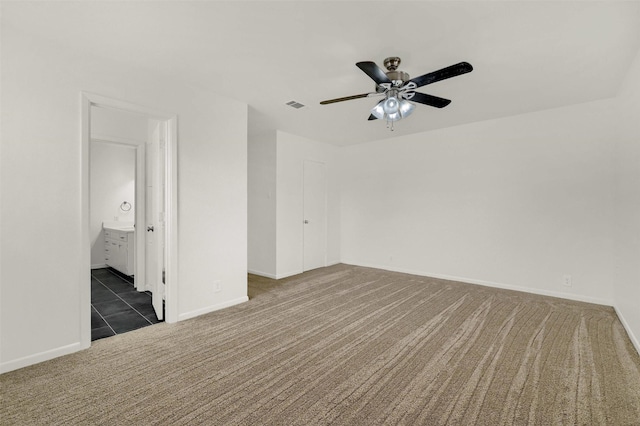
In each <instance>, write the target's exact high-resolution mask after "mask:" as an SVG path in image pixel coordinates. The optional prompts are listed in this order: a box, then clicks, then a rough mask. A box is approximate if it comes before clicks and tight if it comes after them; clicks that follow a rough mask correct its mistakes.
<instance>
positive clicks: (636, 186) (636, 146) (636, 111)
mask: <svg viewBox="0 0 640 426" xmlns="http://www.w3.org/2000/svg"><path fill="white" fill-rule="evenodd" d="M639 76H640V53H639V54H638V56H637V57H636V60H635V62H634V65H633V66H632V67H631V69H630V70H629V73H628V77H627V80H626V82H625V84H624V85H623V87H622V90H621V94H620V96H619V98H618V99H616V101H617V102H618V105H617V107H618V111H619V123H618V126H617V129H618V130H619V134H618V135H617V143H616V144H615V151H614V161H615V163H614V166H615V168H614V170H615V172H616V173H615V177H616V181H615V190H614V194H615V216H614V247H615V250H614V254H615V256H614V259H615V270H614V278H615V279H614V302H615V307H616V310H617V312H618V316H619V317H620V319H621V320H622V322H623V324H624V325H625V327H626V328H627V331H628V332H629V334H630V336H631V339H632V341H633V343H634V344H635V347H636V349H637V350H638V352H640V120H639V119H638V118H639V117H640V77H639Z"/></svg>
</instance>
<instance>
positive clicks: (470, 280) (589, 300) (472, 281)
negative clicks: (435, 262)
mask: <svg viewBox="0 0 640 426" xmlns="http://www.w3.org/2000/svg"><path fill="white" fill-rule="evenodd" d="M342 263H345V264H347V265H355V266H363V267H365V268H376V269H382V270H385V271H392V272H402V273H404V274H411V275H418V276H423V277H431V278H438V279H442V280H448V281H458V282H461V283H466V284H476V285H482V286H485V287H494V288H501V289H504V290H514V291H522V292H524V293H531V294H538V295H540V296H550V297H558V298H560V299H567V300H574V301H576V302H586V303H593V304H596V305H604V306H613V302H612V301H611V300H606V299H600V298H598V297H590V296H582V295H579V294H571V293H562V292H559V291H549V290H541V289H537V288H531V287H522V286H517V285H511V284H504V283H497V282H493V281H485V280H477V279H474V278H467V277H457V276H454V275H446V274H434V273H430V272H423V271H415V270H411V269H405V268H394V267H390V266H388V265H384V266H380V265H373V264H364V263H359V262H353V261H348V260H345V261H343V262H342Z"/></svg>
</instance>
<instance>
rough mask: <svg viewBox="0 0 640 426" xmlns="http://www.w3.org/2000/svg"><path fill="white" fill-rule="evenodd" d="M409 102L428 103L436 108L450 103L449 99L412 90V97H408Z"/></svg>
mask: <svg viewBox="0 0 640 426" xmlns="http://www.w3.org/2000/svg"><path fill="white" fill-rule="evenodd" d="M409 101H411V102H418V103H420V104H425V105H429V106H432V107H436V108H444V107H446V106H447V105H449V104H450V103H451V101H450V100H449V99H445V98H439V97H437V96H432V95H427V94H425V93H420V92H414V94H413V97H412V98H411V99H409Z"/></svg>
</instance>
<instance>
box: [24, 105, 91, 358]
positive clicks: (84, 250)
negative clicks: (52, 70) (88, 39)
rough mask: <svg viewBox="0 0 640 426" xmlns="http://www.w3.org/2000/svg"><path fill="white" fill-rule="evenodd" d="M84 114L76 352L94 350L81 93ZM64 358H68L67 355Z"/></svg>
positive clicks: (87, 112) (87, 113)
mask: <svg viewBox="0 0 640 426" xmlns="http://www.w3.org/2000/svg"><path fill="white" fill-rule="evenodd" d="M81 114H82V115H81V121H82V122H81V124H80V125H81V131H82V134H81V135H80V263H79V265H78V266H79V268H78V283H79V285H80V291H79V300H78V302H79V304H80V309H79V313H80V318H78V327H79V329H80V330H79V332H80V345H79V347H77V349H76V350H81V349H87V348H89V347H91V279H90V277H91V223H90V218H91V215H90V211H89V205H90V198H89V197H90V194H89V186H90V179H91V175H90V173H89V167H90V164H91V100H90V99H89V97H88V96H87V95H86V94H85V93H81ZM63 348H65V347H62V348H58V349H53V350H52V351H54V352H55V351H57V350H62V349H63ZM48 352H51V351H48ZM68 353H70V352H68ZM61 355H66V353H65V354H61ZM43 361H44V360H43ZM34 362H37V361H34Z"/></svg>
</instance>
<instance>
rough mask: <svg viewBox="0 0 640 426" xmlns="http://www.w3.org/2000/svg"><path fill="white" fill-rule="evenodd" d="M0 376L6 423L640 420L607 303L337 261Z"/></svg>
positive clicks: (631, 362)
mask: <svg viewBox="0 0 640 426" xmlns="http://www.w3.org/2000/svg"><path fill="white" fill-rule="evenodd" d="M249 281H250V287H249V294H250V301H249V302H247V303H244V304H242V305H238V306H234V307H232V308H228V309H225V310H222V311H218V312H214V313H211V314H208V315H204V316H201V317H198V318H195V319H192V320H188V321H183V322H181V323H178V324H158V325H154V326H150V327H147V328H144V329H140V330H136V331H133V332H130V333H127V334H122V335H118V336H114V337H111V338H108V339H103V340H100V341H97V342H94V344H93V346H92V347H91V348H90V349H88V350H86V351H83V352H79V353H75V354H72V355H69V356H66V357H62V358H58V359H55V360H52V361H48V362H45V363H41V364H39V365H35V366H31V367H28V368H24V369H21V370H18V371H14V372H10V373H6V374H4V375H2V376H0V385H1V386H2V389H1V391H2V395H1V398H2V400H1V406H0V410H1V411H0V424H2V425H16V424H17V425H75V424H81V425H89V424H104V425H152V424H161V425H187V424H188V425H197V424H206V425H276V424H277V425H327V424H332V425H379V424H390V425H393V424H403V425H491V426H494V425H616V426H617V425H638V424H640V357H639V356H638V354H637V352H635V349H634V348H633V346H632V344H631V342H630V341H629V339H628V337H627V335H626V334H625V331H624V329H623V327H622V325H621V324H620V322H619V320H618V319H617V317H616V315H615V313H614V311H613V309H612V308H609V307H604V306H599V305H591V304H587V303H579V302H571V301H567V300H561V299H555V298H551V297H544V296H535V295H530V294H525V293H519V292H514V291H505V290H498V289H492V288H487V287H481V286H474V285H469V284H462V283H456V282H451V281H443V280H436V279H431V278H426V277H419V276H413V275H407V274H400V273H393V272H386V271H381V270H376V269H369V268H361V267H353V266H347V265H336V266H333V267H329V268H324V269H319V270H315V271H311V272H308V273H305V274H302V275H298V276H295V277H291V278H288V279H284V280H280V281H273V280H269V279H266V278H260V277H256V276H250V279H249Z"/></svg>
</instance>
